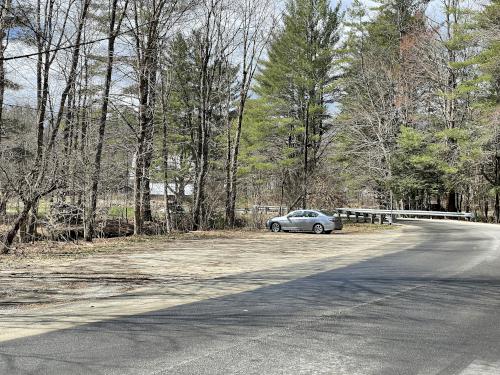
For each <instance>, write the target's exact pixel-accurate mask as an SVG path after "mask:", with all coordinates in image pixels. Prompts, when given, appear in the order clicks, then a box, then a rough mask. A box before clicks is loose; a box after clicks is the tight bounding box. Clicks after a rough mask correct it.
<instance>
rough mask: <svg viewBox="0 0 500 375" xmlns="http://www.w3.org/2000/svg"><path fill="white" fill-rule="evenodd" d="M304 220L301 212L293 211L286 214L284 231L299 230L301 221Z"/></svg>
mask: <svg viewBox="0 0 500 375" xmlns="http://www.w3.org/2000/svg"><path fill="white" fill-rule="evenodd" d="M303 219H304V212H303V211H294V212H291V213H290V214H288V216H287V223H286V229H287V230H301V229H300V227H301V226H302V220H303Z"/></svg>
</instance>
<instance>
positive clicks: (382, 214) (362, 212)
mask: <svg viewBox="0 0 500 375" xmlns="http://www.w3.org/2000/svg"><path fill="white" fill-rule="evenodd" d="M336 210H337V211H338V212H339V213H341V214H345V215H346V216H347V218H348V219H349V217H350V216H354V217H356V220H357V218H358V217H359V216H361V217H363V219H364V220H366V217H367V216H370V217H371V220H372V222H373V221H374V217H376V216H377V217H379V221H380V222H382V221H383V220H384V218H386V217H387V218H390V220H389V221H390V222H391V220H392V218H393V217H424V218H427V217H428V218H431V219H432V218H434V217H444V218H457V219H465V220H472V219H474V214H473V213H470V212H444V211H414V210H386V209H373V208H337V209H336Z"/></svg>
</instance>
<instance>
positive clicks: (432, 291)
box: [0, 222, 500, 375]
mask: <svg viewBox="0 0 500 375" xmlns="http://www.w3.org/2000/svg"><path fill="white" fill-rule="evenodd" d="M415 225H417V226H418V227H419V230H420V231H421V232H422V234H423V236H422V240H421V241H419V243H416V244H415V245H414V246H413V247H411V248H409V249H408V248H407V249H406V250H402V251H400V252H396V253H392V254H390V255H387V256H382V257H378V258H373V259H370V260H368V261H364V262H360V263H357V264H354V265H352V266H349V267H345V268H341V269H335V270H332V271H327V272H321V273H317V274H314V275H312V276H309V277H305V278H301V279H297V280H293V281H289V282H286V283H282V284H279V285H273V286H268V287H263V288H260V289H257V290H254V291H251V292H245V293H239V294H235V295H230V296H226V297H223V298H217V299H210V300H205V301H201V302H197V303H193V304H189V305H183V306H178V307H174V308H169V309H165V310H161V311H155V312H152V313H147V314H142V315H138V316H129V317H126V318H119V319H116V320H112V321H107V322H101V323H93V324H88V325H84V326H79V327H76V328H73V329H67V330H60V331H55V332H51V333H46V334H42V335H39V336H33V337H27V338H22V339H16V340H12V341H6V342H1V343H0V374H2V375H3V374H6V375H7V374H8V375H11V374H12V375H13V374H50V375H53V374H54V375H55V374H158V375H159V374H384V375H390V374H398V375H399V374H440V375H441V374H464V375H470V374H481V375H490V374H500V227H495V226H491V225H478V224H464V223H462V224H456V223H449V222H418V223H416V224H415ZM403 238H404V237H403ZM332 242H334V236H333V237H332ZM392 246H397V244H393V245H392ZM405 246H406V247H407V245H405ZM402 248H403V246H402ZM329 261H330V260H328V259H326V260H321V262H323V266H324V262H329ZM331 261H332V262H333V261H334V260H333V259H332V260H331ZM332 268H333V267H332ZM259 277H262V275H260V274H259V273H249V274H242V275H238V276H237V278H241V279H244V278H259Z"/></svg>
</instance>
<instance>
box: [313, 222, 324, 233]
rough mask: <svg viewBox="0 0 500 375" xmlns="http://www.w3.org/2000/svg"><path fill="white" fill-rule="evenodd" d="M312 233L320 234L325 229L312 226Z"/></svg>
mask: <svg viewBox="0 0 500 375" xmlns="http://www.w3.org/2000/svg"><path fill="white" fill-rule="evenodd" d="M313 231H314V233H316V234H321V233H323V232H324V231H325V228H324V227H323V225H321V224H314V227H313Z"/></svg>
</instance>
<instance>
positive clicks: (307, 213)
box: [305, 211, 318, 217]
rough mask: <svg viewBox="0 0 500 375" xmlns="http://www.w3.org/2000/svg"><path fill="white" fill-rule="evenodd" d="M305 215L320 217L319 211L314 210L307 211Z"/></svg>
mask: <svg viewBox="0 0 500 375" xmlns="http://www.w3.org/2000/svg"><path fill="white" fill-rule="evenodd" d="M305 216H306V217H318V213H317V212H313V211H306V214H305Z"/></svg>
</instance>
